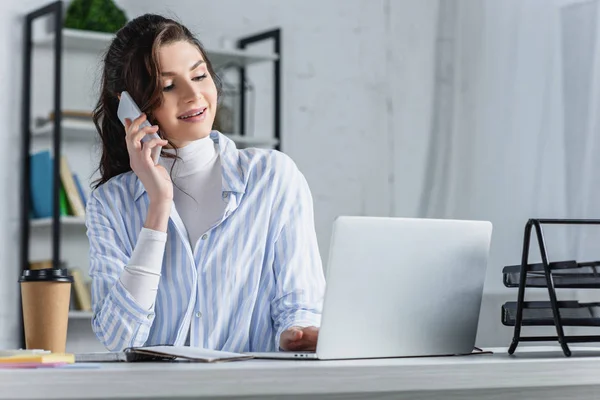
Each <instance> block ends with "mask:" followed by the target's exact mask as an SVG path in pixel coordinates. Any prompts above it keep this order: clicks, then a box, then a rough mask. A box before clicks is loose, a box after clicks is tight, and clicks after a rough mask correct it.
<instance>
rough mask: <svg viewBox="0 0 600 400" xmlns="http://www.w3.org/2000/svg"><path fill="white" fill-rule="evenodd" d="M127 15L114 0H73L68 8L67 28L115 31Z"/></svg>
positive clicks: (123, 23)
mask: <svg viewBox="0 0 600 400" xmlns="http://www.w3.org/2000/svg"><path fill="white" fill-rule="evenodd" d="M126 23H127V16H126V15H125V13H124V12H123V10H121V9H120V8H119V7H117V5H116V4H115V3H114V2H113V1H112V0H73V1H71V3H70V4H69V7H68V8H67V15H66V17H65V28H72V29H83V30H88V31H96V32H109V33H114V32H116V31H118V30H119V29H121V27H123V26H124V25H125V24H126Z"/></svg>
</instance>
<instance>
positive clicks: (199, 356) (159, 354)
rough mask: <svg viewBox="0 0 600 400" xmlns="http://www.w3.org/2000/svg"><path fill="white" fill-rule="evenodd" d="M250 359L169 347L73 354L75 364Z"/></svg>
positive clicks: (190, 348) (218, 352)
mask: <svg viewBox="0 0 600 400" xmlns="http://www.w3.org/2000/svg"><path fill="white" fill-rule="evenodd" d="M251 358H253V356H251V355H248V354H241V353H232V352H227V351H220V350H209V349H204V348H201V347H189V346H171V345H162V346H147V347H129V348H127V349H125V350H124V351H122V352H99V353H80V354H75V362H139V361H190V362H206V363H213V362H224V361H239V360H248V359H251Z"/></svg>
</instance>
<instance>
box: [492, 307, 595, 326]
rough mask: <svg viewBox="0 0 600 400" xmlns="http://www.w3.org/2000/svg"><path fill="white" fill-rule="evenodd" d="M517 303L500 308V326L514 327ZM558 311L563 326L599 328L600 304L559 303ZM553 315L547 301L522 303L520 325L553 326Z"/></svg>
mask: <svg viewBox="0 0 600 400" xmlns="http://www.w3.org/2000/svg"><path fill="white" fill-rule="evenodd" d="M517 305H518V304H517V302H516V301H509V302H506V303H504V305H503V306H502V324H503V325H506V326H515V322H516V319H517ZM558 311H559V314H560V319H561V322H562V325H563V326H600V303H579V302H578V301H559V302H558ZM554 324H555V321H554V313H553V311H552V303H551V302H549V301H532V302H524V303H523V320H522V325H531V326H533V325H538V326H539V325H547V326H553V325H554Z"/></svg>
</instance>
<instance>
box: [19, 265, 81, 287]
mask: <svg viewBox="0 0 600 400" xmlns="http://www.w3.org/2000/svg"><path fill="white" fill-rule="evenodd" d="M19 282H71V283H72V282H73V276H71V275H69V271H68V270H67V269H66V268H47V269H26V270H24V271H23V273H22V274H21V277H20V278H19Z"/></svg>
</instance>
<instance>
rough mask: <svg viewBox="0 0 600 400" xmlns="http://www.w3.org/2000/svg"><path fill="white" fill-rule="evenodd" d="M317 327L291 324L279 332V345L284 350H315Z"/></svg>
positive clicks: (317, 336)
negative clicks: (302, 326)
mask: <svg viewBox="0 0 600 400" xmlns="http://www.w3.org/2000/svg"><path fill="white" fill-rule="evenodd" d="M318 339H319V328H317V327H316V326H307V327H304V328H301V327H298V326H292V327H291V328H289V329H288V330H286V331H284V332H283V333H282V334H281V338H280V339H279V347H280V348H281V349H282V350H286V351H316V350H317V340H318Z"/></svg>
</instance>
